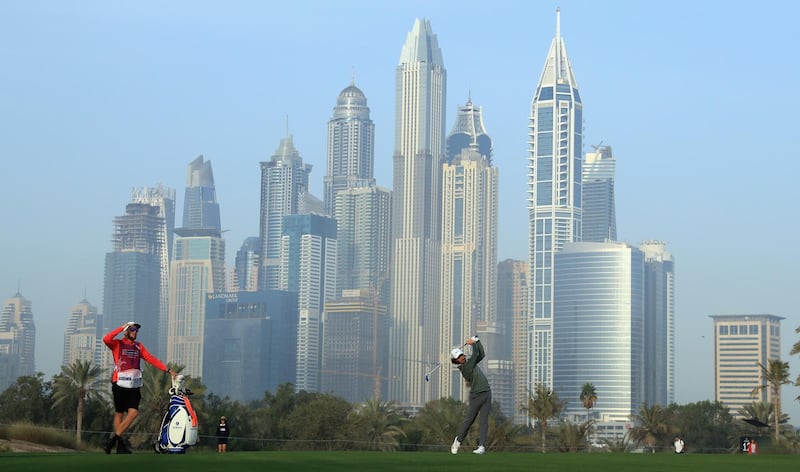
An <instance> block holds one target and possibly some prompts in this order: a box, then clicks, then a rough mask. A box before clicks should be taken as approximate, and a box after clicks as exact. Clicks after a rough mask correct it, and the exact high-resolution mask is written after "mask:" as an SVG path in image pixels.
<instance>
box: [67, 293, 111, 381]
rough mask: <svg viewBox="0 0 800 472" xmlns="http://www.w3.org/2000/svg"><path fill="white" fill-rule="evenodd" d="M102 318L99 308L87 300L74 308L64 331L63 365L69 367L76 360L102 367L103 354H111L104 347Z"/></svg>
mask: <svg viewBox="0 0 800 472" xmlns="http://www.w3.org/2000/svg"><path fill="white" fill-rule="evenodd" d="M102 328H103V327H102V316H101V315H98V314H97V307H96V306H94V305H92V304H91V303H89V301H88V300H86V299H85V298H84V299H83V300H81V301H80V302H78V303H77V304H75V306H73V307H72V312H71V313H70V315H69V320H67V329H66V330H64V355H63V357H62V361H61V363H62V364H63V365H69V364H71V363H72V362H73V361H75V360H81V361H83V362H88V361H91V362H92V363H93V364H95V365H98V366H102V365H103V364H102V362H103V353H105V352H109V353H110V352H111V351H109V350H108V349H105V346H104V345H103V334H105V333H103V329H102Z"/></svg>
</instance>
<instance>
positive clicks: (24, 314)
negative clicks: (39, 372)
mask: <svg viewBox="0 0 800 472" xmlns="http://www.w3.org/2000/svg"><path fill="white" fill-rule="evenodd" d="M35 347H36V326H35V325H34V323H33V309H32V304H31V302H30V300H28V299H26V298H25V297H23V296H22V294H21V293H19V291H18V292H17V293H16V294H15V295H14V296H13V297H11V298H7V299H6V300H5V301H4V302H3V311H2V312H0V392H2V391H3V390H5V389H6V388H7V387H8V386H9V385H12V384H13V383H14V382H16V381H17V378H18V377H20V376H24V375H33V374H34V373H35V372H36V358H35V354H36V352H35Z"/></svg>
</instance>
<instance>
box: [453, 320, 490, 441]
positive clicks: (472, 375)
mask: <svg viewBox="0 0 800 472" xmlns="http://www.w3.org/2000/svg"><path fill="white" fill-rule="evenodd" d="M464 344H470V345H472V346H473V348H474V349H473V352H472V355H471V356H470V357H469V359H467V356H465V355H464V351H462V350H461V348H455V349H453V350H452V351H451V352H450V362H452V363H453V364H455V365H457V366H458V370H459V371H461V376H462V377H464V380H466V381H467V385H469V406H468V408H467V414H466V416H464V422H463V423H462V424H461V429H460V430H459V432H458V436H456V439H455V440H454V441H453V445H452V446H450V452H451V453H453V454H458V448H459V446H461V441H463V440H464V438H465V437H467V432H468V431H469V428H470V427H471V426H472V423H474V422H475V418H476V417H477V416H478V414H479V413H480V415H481V419H480V425H479V429H478V433H479V434H478V436H479V437H478V448H477V449H475V450H474V451H472V452H473V453H474V454H483V453H485V452H486V436H487V435H488V434H489V410H490V409H491V408H492V390H491V389H490V388H489V381H488V380H486V376H485V375H483V372H481V369H480V368H479V367H478V362H480V361H481V360H482V359H483V358H484V356H485V353H484V352H483V345H482V344H481V340H480V339H478V336H473V337H471V338H469V339H467V340H466V341H465V342H464Z"/></svg>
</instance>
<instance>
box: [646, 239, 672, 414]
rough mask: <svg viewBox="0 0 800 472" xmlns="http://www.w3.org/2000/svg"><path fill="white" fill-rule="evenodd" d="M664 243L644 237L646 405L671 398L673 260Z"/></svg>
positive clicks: (665, 404) (661, 403) (670, 401)
mask: <svg viewBox="0 0 800 472" xmlns="http://www.w3.org/2000/svg"><path fill="white" fill-rule="evenodd" d="M665 247H666V244H665V243H662V242H658V241H645V242H643V243H641V244H640V245H639V249H641V250H642V252H644V337H645V343H644V365H645V370H644V378H645V381H644V392H645V401H646V402H647V404H648V405H651V406H652V405H661V406H663V407H666V406H668V405H669V404H671V403H673V402H674V401H675V262H674V261H673V259H672V254H670V253H669V252H667V251H666V249H665Z"/></svg>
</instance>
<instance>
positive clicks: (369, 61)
mask: <svg viewBox="0 0 800 472" xmlns="http://www.w3.org/2000/svg"><path fill="white" fill-rule="evenodd" d="M799 5H800V4H796V3H795V2H788V1H787V2H777V3H775V4H771V8H769V9H767V8H764V7H762V5H761V4H758V3H754V2H737V1H731V2H688V1H670V2H638V1H628V2H622V1H618V2H598V1H561V2H551V1H535V2H531V1H519V2H510V1H502V0H500V1H495V2H490V3H487V2H476V1H471V0H467V1H457V2H456V1H413V0H411V1H402V2H400V1H387V2H376V1H368V0H364V1H355V0H340V1H337V2H324V1H307V0H296V1H293V2H275V3H274V4H273V3H272V2H258V1H226V2H206V1H173V2H156V1H139V2H106V1H97V2H90V1H73V2H43V1H5V2H0V63H2V64H3V73H2V74H0V162H2V173H3V177H4V179H3V185H0V201H2V202H4V203H3V204H2V206H1V207H0V221H1V222H2V231H0V247H1V248H3V249H2V252H0V297H1V298H7V297H10V296H12V295H14V293H15V292H16V291H17V286H18V284H20V285H21V291H22V294H23V295H24V296H25V297H26V298H28V299H29V300H31V301H32V302H33V310H34V317H35V321H36V326H37V329H38V332H37V368H38V369H39V370H42V371H44V372H45V373H46V374H47V375H48V376H49V375H52V374H53V373H55V372H57V371H58V368H59V364H60V361H61V349H62V344H63V341H62V333H63V329H64V327H65V325H66V320H67V318H68V315H69V312H70V309H71V307H72V306H73V305H74V304H75V303H77V302H78V301H80V300H81V299H82V298H83V296H84V291H85V293H86V296H87V298H88V299H89V301H90V302H92V303H93V304H95V305H96V306H98V307H102V285H103V283H102V281H103V260H104V256H105V253H106V252H107V251H109V250H110V242H109V240H110V238H111V231H112V225H111V221H112V218H113V217H114V216H116V215H119V214H121V213H122V212H123V211H124V206H125V204H126V203H127V201H128V199H129V198H130V190H131V188H133V187H140V186H148V185H155V184H157V183H162V184H164V185H166V186H169V187H172V188H175V189H176V190H177V194H178V204H179V207H178V211H179V213H178V215H180V208H181V206H180V205H182V201H183V187H184V184H185V177H186V166H187V164H188V163H189V162H190V161H191V160H193V159H194V158H195V157H196V156H197V155H199V154H203V155H204V156H205V158H206V159H208V160H211V162H212V165H213V168H214V175H215V179H216V186H217V197H218V200H219V203H220V206H221V212H222V222H223V227H224V228H226V229H228V232H227V233H226V240H227V245H228V255H229V259H231V258H232V256H233V255H234V254H235V251H236V250H237V249H238V248H239V246H240V245H241V243H242V242H243V241H244V239H245V238H246V237H248V236H257V234H258V211H259V177H260V170H259V162H260V161H264V160H268V159H269V157H270V156H271V155H272V154H273V152H274V151H275V149H276V148H277V147H278V143H279V140H280V139H281V138H282V137H284V135H285V134H286V130H287V121H288V130H289V132H290V133H291V134H292V135H293V136H294V143H295V146H296V147H297V148H298V150H299V151H300V153H301V155H302V156H303V159H304V160H305V161H306V162H308V163H311V164H312V165H313V166H314V170H313V171H312V176H311V185H312V192H313V193H314V194H316V195H318V196H321V195H322V178H323V176H324V174H325V159H324V156H325V146H326V141H325V138H326V136H325V133H326V124H327V121H328V120H329V119H330V118H331V113H332V109H333V106H334V105H335V101H336V97H337V95H338V94H339V92H340V91H341V90H342V89H343V88H344V87H346V86H347V85H349V83H350V81H351V78H352V77H355V83H356V85H357V86H358V87H359V88H361V90H363V91H364V93H365V94H366V96H367V100H368V105H369V107H370V109H371V117H372V120H373V121H374V122H375V129H376V135H377V136H376V146H375V160H376V165H375V167H376V178H377V180H378V182H379V184H381V185H383V186H386V187H391V156H392V151H393V142H394V141H393V140H394V131H393V130H394V87H395V66H396V65H397V62H398V59H399V56H400V49H401V46H402V44H403V42H404V41H405V38H406V34H407V33H408V31H409V30H410V29H411V26H412V25H413V22H414V19H415V18H416V17H424V18H428V19H430V20H431V24H432V27H433V30H434V32H435V33H436V34H437V36H438V39H439V45H440V46H441V48H442V51H443V56H444V62H445V67H446V68H447V74H448V77H447V129H448V130H449V129H450V127H451V126H452V123H453V119H454V118H455V111H456V108H457V106H458V105H459V104H464V102H465V101H466V99H467V96H468V94H469V93H470V92H471V95H472V100H473V102H474V103H475V104H476V105H479V106H482V107H483V116H484V122H485V124H486V128H487V131H488V132H489V134H490V135H491V137H492V138H493V140H494V163H495V165H496V166H497V167H498V168H499V171H500V181H501V193H500V211H501V213H500V229H499V242H500V244H499V254H498V256H499V258H500V260H502V259H505V258H516V259H525V258H526V257H527V232H528V228H527V218H526V215H527V209H526V181H527V176H526V174H527V131H528V129H527V126H528V114H529V106H530V100H531V96H532V94H533V91H534V88H535V86H536V83H537V81H538V78H539V74H540V73H541V69H542V66H543V65H544V60H545V56H546V54H547V50H548V47H549V45H550V41H551V39H552V37H553V35H554V32H555V9H556V7H557V6H560V7H561V31H562V36H563V37H564V38H565V41H566V45H567V50H568V53H569V56H570V58H571V60H572V65H573V68H574V71H575V74H576V76H577V80H578V84H579V86H580V89H581V96H582V98H583V100H584V119H585V140H584V141H585V143H587V149H585V150H591V147H589V146H588V145H590V144H598V143H601V142H602V143H604V144H608V145H610V146H612V148H613V150H614V155H615V157H616V159H617V224H618V234H619V239H620V240H624V241H627V242H630V243H634V244H638V243H639V242H641V241H644V240H648V239H656V240H661V241H665V242H667V248H668V250H669V251H670V252H672V254H673V255H674V257H675V261H676V351H677V353H676V364H677V369H676V393H677V395H676V400H677V401H678V402H679V403H687V402H690V401H699V400H704V399H709V398H712V397H713V394H714V393H713V356H712V349H711V347H712V346H711V343H712V340H713V336H712V335H713V333H712V329H711V320H710V319H709V318H708V315H712V314H748V313H770V314H775V315H779V316H784V317H786V320H785V321H784V322H783V326H782V327H783V345H784V349H783V353H784V356H785V358H787V359H788V351H789V348H790V346H791V344H792V343H793V342H795V340H797V339H800V335H798V334H795V333H794V328H795V327H797V326H799V325H800V314H799V313H798V308H799V307H800V290H798V285H800V284H799V282H800V276H799V274H798V268H799V267H800V256H799V255H798V252H797V250H796V249H793V248H795V247H796V245H797V242H798V237H797V234H798V229H800V228H798V225H799V223H798V218H797V215H798V211H797V208H796V205H797V201H798V197H800V192H798V190H797V184H796V180H797V175H798V171H800V166H799V165H798V164H797V163H796V162H797V160H796V156H795V155H796V154H797V151H796V148H795V142H794V138H793V136H795V134H794V133H795V132H796V128H797V126H796V125H797V118H796V116H797V110H798V108H800V97H799V96H798V95H799V94H798V84H799V83H800V71H799V70H798V65H797V61H796V55H797V51H796V49H797V45H798V41H797V39H796V36H795V34H794V33H793V32H794V31H795V29H796V18H797V17H798V14H799V13H800V6H799ZM287 117H288V118H287ZM179 217H180V216H179ZM791 366H792V376H793V378H794V377H795V376H796V375H797V374H798V373H800V360H799V359H797V356H795V358H794V359H791ZM798 394H800V389H798V388H797V387H791V388H787V389H786V393H785V395H784V398H785V400H784V408H785V409H786V410H787V412H788V413H789V414H791V415H792V420H793V422H794V423H795V424H800V407H799V404H798V403H797V402H795V401H791V400H790V399H793V398H794V397H796V396H798Z"/></svg>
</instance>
